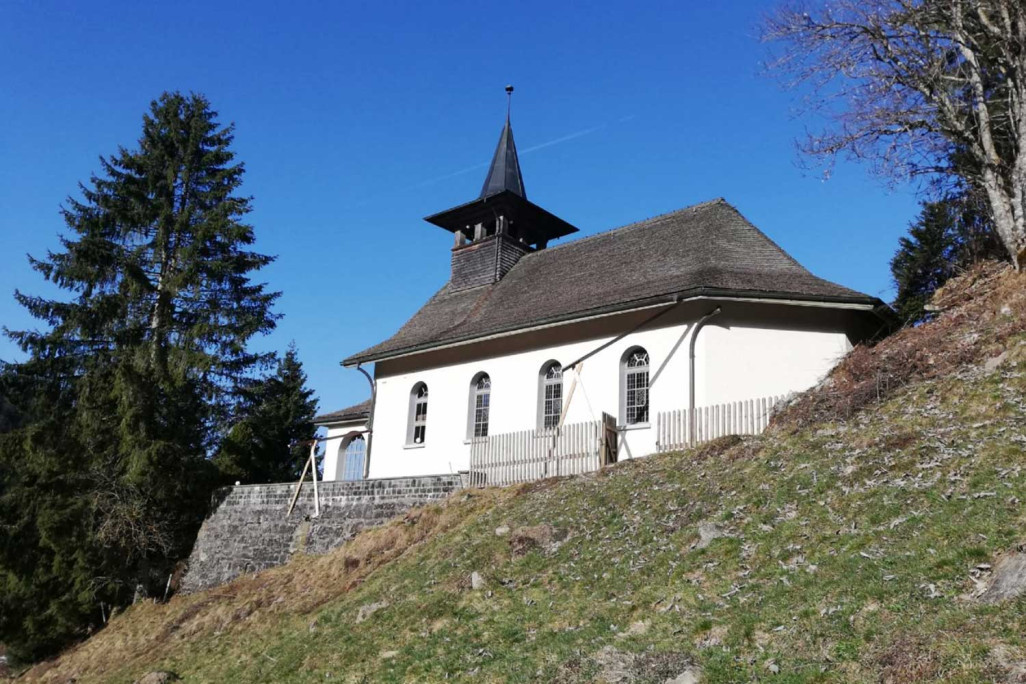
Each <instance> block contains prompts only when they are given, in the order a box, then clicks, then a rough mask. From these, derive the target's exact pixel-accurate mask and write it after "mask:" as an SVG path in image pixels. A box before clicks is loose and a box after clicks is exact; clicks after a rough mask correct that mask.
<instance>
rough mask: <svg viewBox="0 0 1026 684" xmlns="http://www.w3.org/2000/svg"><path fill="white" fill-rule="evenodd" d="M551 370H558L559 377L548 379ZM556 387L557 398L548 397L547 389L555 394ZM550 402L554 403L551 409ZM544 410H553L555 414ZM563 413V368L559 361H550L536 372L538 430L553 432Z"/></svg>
mask: <svg viewBox="0 0 1026 684" xmlns="http://www.w3.org/2000/svg"><path fill="white" fill-rule="evenodd" d="M553 368H559V377H558V378H555V377H549V372H550V371H551V370H552V369H553ZM557 387H558V397H557V396H550V392H549V388H552V390H553V391H552V393H551V394H553V395H554V394H556V388H557ZM550 402H555V406H554V407H553V406H552V404H551V403H550ZM546 408H555V413H552V412H551V411H547V410H546ZM562 413H563V366H562V364H560V363H559V361H555V360H550V361H546V362H545V363H543V364H542V367H541V370H540V371H539V372H538V430H539V431H541V432H545V431H548V430H554V429H555V428H557V427H559V417H560V416H561V415H562Z"/></svg>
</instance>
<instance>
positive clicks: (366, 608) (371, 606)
mask: <svg viewBox="0 0 1026 684" xmlns="http://www.w3.org/2000/svg"><path fill="white" fill-rule="evenodd" d="M387 607H388V601H378V602H377V603H368V604H366V605H363V606H360V610H359V611H358V612H357V613H356V621H357V622H363V621H364V620H366V619H367V618H369V617H370V616H371V615H374V613H376V612H378V611H379V610H381V609H382V608H387Z"/></svg>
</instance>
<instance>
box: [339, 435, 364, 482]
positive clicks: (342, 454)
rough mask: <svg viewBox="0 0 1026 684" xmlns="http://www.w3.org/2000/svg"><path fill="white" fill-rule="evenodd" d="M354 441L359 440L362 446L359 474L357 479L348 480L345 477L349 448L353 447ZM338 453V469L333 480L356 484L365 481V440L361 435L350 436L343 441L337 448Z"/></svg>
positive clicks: (347, 472) (347, 467)
mask: <svg viewBox="0 0 1026 684" xmlns="http://www.w3.org/2000/svg"><path fill="white" fill-rule="evenodd" d="M356 440H360V442H361V443H362V444H363V449H362V450H361V459H360V472H359V477H353V478H350V477H346V476H347V475H348V474H349V448H350V447H351V446H353V444H354V443H355V442H356ZM338 451H339V465H340V467H338V468H337V469H336V472H335V479H336V480H342V481H344V482H358V481H360V480H363V479H365V477H366V472H367V439H366V438H365V437H364V436H363V435H362V434H356V435H352V436H350V437H349V438H348V439H346V440H343V442H342V443H341V444H340V445H339V447H338Z"/></svg>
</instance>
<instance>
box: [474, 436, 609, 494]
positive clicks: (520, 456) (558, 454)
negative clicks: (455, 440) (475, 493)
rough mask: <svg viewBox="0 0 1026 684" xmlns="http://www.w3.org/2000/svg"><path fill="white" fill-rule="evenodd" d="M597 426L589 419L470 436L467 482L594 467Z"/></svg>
mask: <svg viewBox="0 0 1026 684" xmlns="http://www.w3.org/2000/svg"><path fill="white" fill-rule="evenodd" d="M601 430H602V424H601V422H600V421H589V422H586V423H571V424H567V425H564V426H563V427H562V428H561V429H559V430H546V431H543V432H538V431H535V430H522V431H518V432H509V433H503V434H496V435H489V436H488V437H481V438H477V439H474V440H472V441H471V443H470V482H471V485H472V486H477V487H482V486H493V485H497V486H502V485H510V484H516V483H518V482H530V481H532V480H539V479H542V478H546V477H554V476H559V475H575V474H580V473H586V472H590V471H592V470H596V469H597V468H599V467H600V464H601V454H600V453H599V448H600V436H601V434H602V433H601Z"/></svg>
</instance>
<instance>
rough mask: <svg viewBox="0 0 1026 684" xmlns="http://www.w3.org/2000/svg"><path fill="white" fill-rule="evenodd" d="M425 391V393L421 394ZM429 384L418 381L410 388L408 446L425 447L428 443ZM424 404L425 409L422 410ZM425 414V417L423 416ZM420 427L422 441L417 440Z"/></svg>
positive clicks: (407, 429)
mask: <svg viewBox="0 0 1026 684" xmlns="http://www.w3.org/2000/svg"><path fill="white" fill-rule="evenodd" d="M422 392H423V394H421V393H422ZM429 398H430V397H429V394H428V386H427V383H425V382H423V381H421V382H416V383H414V385H413V388H412V389H411V390H410V406H409V412H408V414H407V419H406V446H407V447H408V448H410V449H416V448H420V447H423V446H424V445H425V444H426V443H427V417H428V412H427V410H428V399H429ZM421 404H423V406H424V410H423V411H420V410H419V408H420V405H421ZM422 415H423V418H421V416H422ZM418 428H420V441H419V442H418V441H417V429H418Z"/></svg>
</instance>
